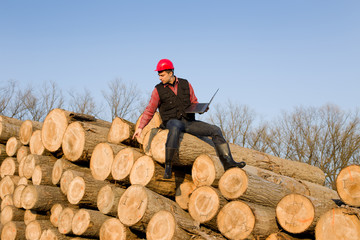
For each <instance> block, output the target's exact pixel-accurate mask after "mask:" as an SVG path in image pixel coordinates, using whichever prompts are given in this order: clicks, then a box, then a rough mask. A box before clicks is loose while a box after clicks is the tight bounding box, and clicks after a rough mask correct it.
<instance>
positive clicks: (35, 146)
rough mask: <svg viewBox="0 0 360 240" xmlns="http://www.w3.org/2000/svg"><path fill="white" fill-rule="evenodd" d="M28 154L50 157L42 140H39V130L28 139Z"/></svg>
mask: <svg viewBox="0 0 360 240" xmlns="http://www.w3.org/2000/svg"><path fill="white" fill-rule="evenodd" d="M29 147H30V153H31V154H36V155H50V152H49V151H48V150H46V148H45V146H44V144H43V142H42V140H41V130H36V131H34V132H33V134H32V135H31V138H30V143H29Z"/></svg>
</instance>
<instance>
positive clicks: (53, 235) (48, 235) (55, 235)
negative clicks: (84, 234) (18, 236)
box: [39, 229, 83, 240]
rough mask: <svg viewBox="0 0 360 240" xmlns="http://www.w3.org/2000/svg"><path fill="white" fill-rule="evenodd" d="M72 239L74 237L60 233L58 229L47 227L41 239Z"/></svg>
mask: <svg viewBox="0 0 360 240" xmlns="http://www.w3.org/2000/svg"><path fill="white" fill-rule="evenodd" d="M71 239H73V237H71V236H67V235H64V234H62V233H60V232H59V231H58V230H53V229H46V230H45V231H43V232H42V234H41V236H40V239H39V240H71ZM80 240H81V239H80ZM82 240H83V239H82Z"/></svg>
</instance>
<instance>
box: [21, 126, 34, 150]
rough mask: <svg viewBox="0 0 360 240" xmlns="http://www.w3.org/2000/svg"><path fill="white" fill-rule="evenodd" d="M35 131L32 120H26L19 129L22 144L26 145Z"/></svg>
mask: <svg viewBox="0 0 360 240" xmlns="http://www.w3.org/2000/svg"><path fill="white" fill-rule="evenodd" d="M32 133H33V124H32V122H31V121H30V120H25V121H24V122H23V123H22V124H21V126H20V130H19V140H20V142H21V143H22V144H24V145H26V144H28V143H29V140H30V138H31V135H32Z"/></svg>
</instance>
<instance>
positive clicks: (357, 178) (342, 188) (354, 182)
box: [336, 165, 360, 207]
mask: <svg viewBox="0 0 360 240" xmlns="http://www.w3.org/2000/svg"><path fill="white" fill-rule="evenodd" d="M336 190H337V192H338V194H339V196H340V198H341V200H342V201H343V202H344V203H346V204H348V205H350V206H354V207H360V166H358V165H350V166H348V167H346V168H343V169H342V170H341V171H340V173H339V175H338V176H337V178H336Z"/></svg>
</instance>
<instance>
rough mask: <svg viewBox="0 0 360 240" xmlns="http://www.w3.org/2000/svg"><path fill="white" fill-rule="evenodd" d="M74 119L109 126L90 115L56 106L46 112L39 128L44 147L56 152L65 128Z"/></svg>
mask: <svg viewBox="0 0 360 240" xmlns="http://www.w3.org/2000/svg"><path fill="white" fill-rule="evenodd" d="M74 121H83V122H88V123H91V124H93V125H97V126H101V127H106V128H110V126H111V123H109V122H106V121H103V120H99V119H96V118H95V117H93V116H90V115H86V114H79V113H73V112H69V111H66V110H63V109H59V108H56V109H53V110H51V111H50V112H49V113H48V115H47V116H46V118H45V120H44V124H43V126H42V129H41V139H42V141H43V144H44V146H45V148H46V149H47V150H49V151H50V152H57V151H58V150H59V149H60V147H61V143H62V140H63V136H64V133H65V130H66V128H67V127H68V125H69V124H70V123H72V122H74Z"/></svg>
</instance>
